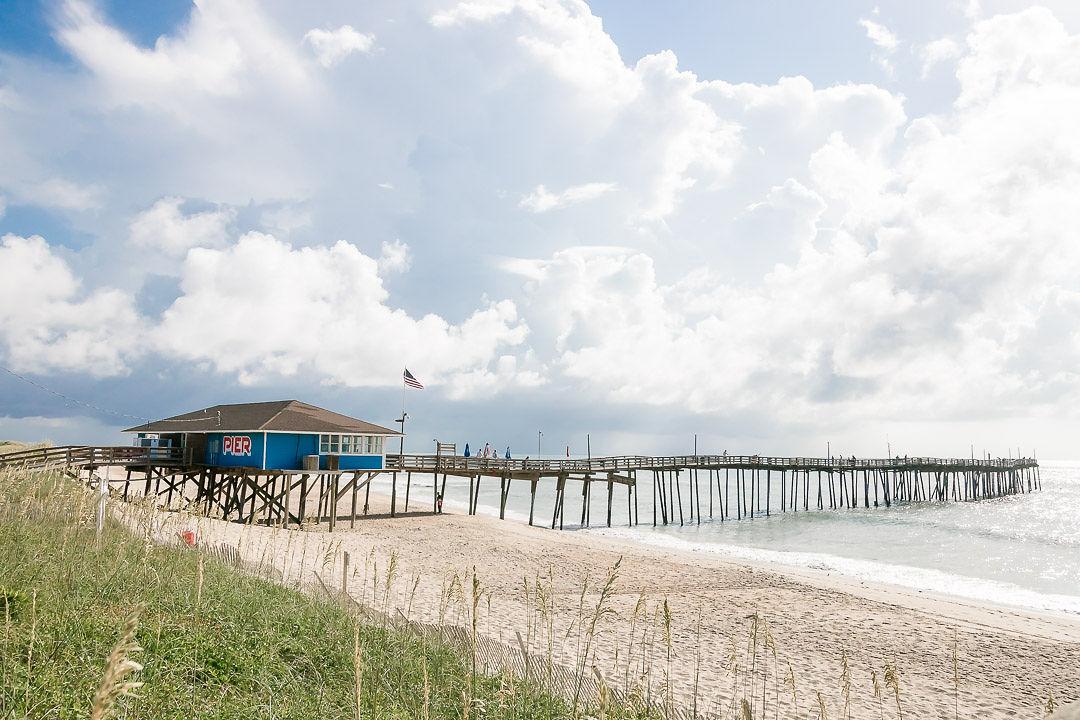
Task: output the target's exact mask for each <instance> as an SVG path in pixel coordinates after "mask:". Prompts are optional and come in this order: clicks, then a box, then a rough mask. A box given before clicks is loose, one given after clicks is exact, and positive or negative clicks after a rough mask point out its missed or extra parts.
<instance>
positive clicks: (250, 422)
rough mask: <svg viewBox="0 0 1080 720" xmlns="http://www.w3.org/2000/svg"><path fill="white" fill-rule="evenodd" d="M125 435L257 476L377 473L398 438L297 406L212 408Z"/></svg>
mask: <svg viewBox="0 0 1080 720" xmlns="http://www.w3.org/2000/svg"><path fill="white" fill-rule="evenodd" d="M124 432H129V433H136V434H137V439H136V443H137V444H139V445H144V446H154V447H183V448H186V449H188V451H189V452H190V456H191V458H192V460H193V462H196V463H200V462H201V463H205V464H206V465H213V466H216V467H244V468H258V469H261V470H301V469H307V470H314V469H321V470H381V469H382V468H383V467H384V466H385V461H386V443H387V441H388V440H389V439H390V438H392V437H399V436H400V435H401V433H399V432H396V431H394V430H390V429H389V428H384V427H382V426H380V425H374V424H372V423H369V422H365V421H363V420H357V419H356V418H352V417H349V416H347V415H341V414H339V413H335V412H331V411H329V410H324V409H323V408H320V407H315V406H314V405H309V404H307V403H303V402H300V401H299V400H278V401H275V402H260V403H240V404H235V405H215V406H213V407H208V408H204V409H202V410H196V411H194V412H189V413H185V414H183V415H176V416H175V417H171V418H166V419H164V420H158V421H156V422H151V423H145V424H143V425H138V426H136V427H133V428H128V429H127V430H125V431H124Z"/></svg>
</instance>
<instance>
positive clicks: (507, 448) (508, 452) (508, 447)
mask: <svg viewBox="0 0 1080 720" xmlns="http://www.w3.org/2000/svg"><path fill="white" fill-rule="evenodd" d="M506 459H507V460H509V459H510V446H509V445H507V446H506Z"/></svg>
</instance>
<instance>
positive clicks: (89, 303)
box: [0, 235, 142, 377]
mask: <svg viewBox="0 0 1080 720" xmlns="http://www.w3.org/2000/svg"><path fill="white" fill-rule="evenodd" d="M81 286H82V281H81V280H80V279H79V277H78V276H77V275H76V273H75V272H74V271H73V270H72V268H71V267H70V266H69V265H68V263H67V262H66V261H65V260H63V259H62V258H60V257H59V256H58V255H57V254H56V253H55V252H53V250H52V248H50V247H49V245H48V243H46V242H45V240H44V239H43V238H41V237H39V236H33V237H29V238H26V237H20V236H18V235H5V236H4V237H3V240H2V241H0V348H2V349H3V354H4V358H5V362H6V363H7V364H9V365H11V366H12V367H13V368H14V369H15V370H17V371H24V372H33V373H46V372H50V371H75V372H82V373H86V374H88V375H91V376H95V377H107V376H110V375H119V374H123V373H125V372H127V370H128V361H129V359H131V358H133V357H136V356H137V355H139V354H141V348H142V346H141V337H142V332H141V331H142V325H141V323H140V320H139V318H138V316H137V313H136V312H135V309H134V300H133V298H132V297H131V296H130V295H129V294H127V293H124V292H122V291H119V290H116V289H113V288H98V289H96V290H91V291H89V292H84V291H83V290H82V287H81Z"/></svg>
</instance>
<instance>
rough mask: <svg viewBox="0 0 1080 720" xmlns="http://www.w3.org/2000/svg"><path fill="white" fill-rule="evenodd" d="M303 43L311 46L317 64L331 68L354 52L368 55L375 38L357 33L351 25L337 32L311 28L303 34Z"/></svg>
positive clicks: (367, 34) (343, 26)
mask: <svg viewBox="0 0 1080 720" xmlns="http://www.w3.org/2000/svg"><path fill="white" fill-rule="evenodd" d="M304 41H305V42H307V43H308V44H309V45H311V48H312V49H313V50H314V51H315V57H316V59H318V61H319V64H320V65H322V66H323V67H325V68H329V67H333V66H334V65H337V64H338V63H339V62H341V61H342V60H344V59H345V58H347V57H348V56H349V55H352V54H353V53H355V52H358V53H363V54H366V53H369V52H371V51H372V50H373V49H374V47H375V36H374V35H371V34H369V33H361V32H357V31H356V30H355V29H354V28H353V27H352V26H351V25H342V26H341V27H339V28H338V29H337V30H321V29H318V28H313V29H311V30H308V31H307V32H306V33H305V34H304Z"/></svg>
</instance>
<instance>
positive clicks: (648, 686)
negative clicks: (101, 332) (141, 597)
mask: <svg viewBox="0 0 1080 720" xmlns="http://www.w3.org/2000/svg"><path fill="white" fill-rule="evenodd" d="M385 502H386V501H385V498H381V497H375V496H374V495H373V496H372V508H371V509H372V512H373V513H378V512H380V511H384V510H385V509H386V508H385V507H383V505H384V504H385ZM166 525H167V528H166V530H165V531H166V533H169V532H174V531H177V530H179V529H180V526H184V527H193V528H195V529H196V531H197V533H198V537H199V542H200V543H204V544H207V545H216V544H225V545H232V546H235V547H239V548H240V550H241V553H242V555H243V557H244V558H245V559H246V560H247V561H249V562H252V563H263V564H270V565H272V566H273V567H275V568H277V570H278V571H280V573H281V575H282V576H283V577H284V578H285V580H286V581H287V582H297V583H307V582H309V581H310V579H311V578H312V576H313V574H315V573H318V574H319V577H320V579H321V580H322V582H324V583H326V584H327V585H328V586H330V587H334V588H340V587H342V585H343V584H344V586H345V587H347V588H348V592H349V594H350V595H351V596H352V597H353V598H354V599H356V600H357V601H358V602H361V603H364V604H365V605H368V606H373V607H376V608H378V609H383V608H384V604H385V605H389V606H390V608H391V609H392V613H397V612H401V613H403V614H405V613H407V614H408V615H409V617H410V618H411V619H413V620H417V621H422V622H428V623H440V622H441V623H457V624H461V625H466V624H468V620H467V617H468V613H469V606H470V602H471V599H470V598H469V595H470V592H471V588H472V585H471V582H472V577H473V573H474V572H475V576H476V578H477V580H478V583H479V585H478V587H479V589H480V593H481V596H480V600H479V602H478V603H477V604H476V607H477V617H478V622H477V629H478V632H480V633H482V634H484V635H485V636H487V637H489V638H491V639H493V640H496V641H501V642H503V643H506V644H507V645H510V646H515V647H520V645H521V644H526V645H528V649H529V650H530V652H531V653H533V654H535V655H537V656H542V657H543V656H546V655H547V654H548V650H549V642H550V654H551V657H552V659H553V661H554V662H556V663H558V664H561V665H564V666H565V667H568V668H574V667H576V664H577V662H578V660H579V658H580V657H581V656H582V654H583V646H584V641H583V638H584V635H585V632H584V630H583V628H585V629H587V627H588V624H589V620H591V618H592V616H593V615H594V614H595V610H596V606H597V603H598V602H599V599H600V592H601V587H602V586H603V585H604V584H605V582H606V581H607V579H608V578H609V576H610V575H611V574H612V572H613V568H615V566H616V564H617V563H618V570H617V573H616V576H615V578H614V581H613V583H612V588H613V590H612V591H611V592H610V595H609V597H608V598H607V599H606V600H605V605H606V608H607V609H606V611H605V612H604V613H602V617H601V618H600V619H599V621H598V622H597V632H596V633H595V637H594V638H593V639H592V641H591V643H590V651H589V657H588V661H587V665H588V666H589V668H590V673H591V672H592V670H591V668H592V667H595V668H596V670H597V671H598V672H599V673H601V674H602V675H603V677H604V679H605V681H606V682H607V683H608V684H609V685H611V686H612V687H614V688H617V689H623V688H625V687H626V686H627V685H628V684H629V685H634V684H635V683H637V685H638V687H639V688H640V692H642V694H648V695H649V696H650V697H651V698H652V699H653V700H654V701H661V700H662V699H664V698H666V697H668V696H670V698H671V702H672V704H674V705H675V706H678V707H682V708H689V707H691V706H696V708H697V710H698V712H699V713H701V714H702V715H705V714H707V713H716V714H719V713H720V712H721V711H722V710H724V709H725V708H728V707H729V706H730V703H731V701H732V697H733V696H735V695H739V696H742V695H746V694H749V695H751V696H752V697H756V698H757V701H756V702H757V703H758V707H757V709H756V710H755V717H757V716H758V713H759V712H760V711H761V707H760V705H761V703H762V702H764V710H765V711H766V714H767V716H769V717H771V716H773V715H774V713H775V712H776V709H777V708H778V707H779V709H780V713H779V716H780V717H794V716H795V715H793V714H792V713H793V712H794V710H795V703H798V706H799V710H798V716H799V717H807V713H809V712H810V711H811V709H812V710H813V713H812V715H811V716H812V717H818V716H819V712H820V709H819V705H824V707H825V709H826V711H827V713H828V715H829V717H846V716H850V717H875V718H876V717H886V718H888V717H896V716H897V715H898V708H897V702H898V701H899V704H900V709H901V710H902V711H903V714H904V716H905V717H912V718H952V717H956V716H958V717H961V718H964V717H966V718H1014V717H1019V718H1043V717H1045V714H1046V709H1047V704H1048V702H1049V701H1050V699H1051V698H1053V703H1056V704H1058V705H1059V707H1063V706H1066V705H1067V704H1069V703H1075V702H1077V701H1078V700H1080V621H1078V620H1077V619H1074V618H1071V617H1069V616H1066V615H1061V614H1050V613H1037V612H1028V611H1022V610H1016V609H1011V608H1005V607H997V606H994V605H992V604H990V603H986V604H979V603H974V602H971V601H967V600H964V601H960V600H955V599H951V598H948V597H942V596H930V595H923V594H921V593H918V592H913V591H911V590H905V589H900V588H893V587H889V586H881V585H871V584H867V583H861V582H855V581H852V580H849V579H846V578H843V577H840V576H837V575H830V574H828V573H826V572H823V571H822V572H815V571H799V572H795V571H791V570H788V569H783V568H777V567H765V566H760V565H757V566H754V565H749V564H745V563H743V562H732V561H730V560H727V559H722V558H718V557H715V556H711V555H709V554H707V553H693V552H679V551H670V550H667V549H660V548H655V547H647V546H639V545H637V544H633V543H631V542H628V541H622V540H620V539H616V538H609V537H598V536H596V535H594V534H589V533H579V532H553V531H550V530H546V529H542V528H535V527H529V526H527V525H524V524H521V523H516V522H508V521H499V520H496V519H493V518H489V517H483V516H466V515H458V514H451V513H447V514H443V515H438V516H435V515H426V514H417V515H411V516H404V517H400V516H399V517H397V518H389V517H369V518H367V519H364V520H363V521H358V522H357V523H356V527H355V529H353V530H345V531H342V526H341V525H340V524H339V525H338V530H337V531H336V532H334V533H332V534H331V533H329V532H325V531H324V530H321V529H318V528H315V529H309V530H305V531H296V530H292V531H286V530H278V529H270V528H259V527H244V526H240V525H236V524H232V523H226V522H222V521H216V520H208V519H205V518H191V517H188V516H184V515H180V514H170V515H169V516H168V519H167V521H166ZM345 553H348V554H349V557H350V564H349V569H348V571H347V572H345V574H344V577H343V572H344V571H343V559H344V554H345ZM391 557H393V565H394V569H393V577H392V578H391V582H390V592H389V593H387V591H386V579H387V572H388V567H389V565H390V563H391ZM538 586H539V588H540V589H541V590H540V592H539V593H538V591H537V588H538ZM665 604H666V608H667V610H666V612H665ZM539 607H548V608H550V610H549V611H548V612H546V613H545V612H541V611H540V610H538V608H539ZM665 618H666V619H665ZM755 625H756V627H757V635H756V644H755V638H754V635H753V634H752V629H753V628H754V627H755ZM766 628H767V631H766ZM766 638H768V640H766ZM669 648H670V655H669ZM755 650H756V651H755ZM733 666H734V667H733ZM751 667H752V671H751ZM763 667H764V672H763V670H762V668H763ZM890 668H892V669H893V673H892V675H891V679H892V680H893V681H894V682H893V683H892V684H890V683H888V682H887V679H889V678H888V677H887V671H888V670H889V669H890ZM751 681H752V682H754V683H756V684H760V685H761V686H762V687H761V689H758V690H756V691H754V692H750V691H749V688H748V687H746V686H747V685H749V684H750V682H751ZM793 690H794V692H793ZM819 694H820V695H819ZM897 695H899V698H897ZM763 696H764V700H762V697H763Z"/></svg>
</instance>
